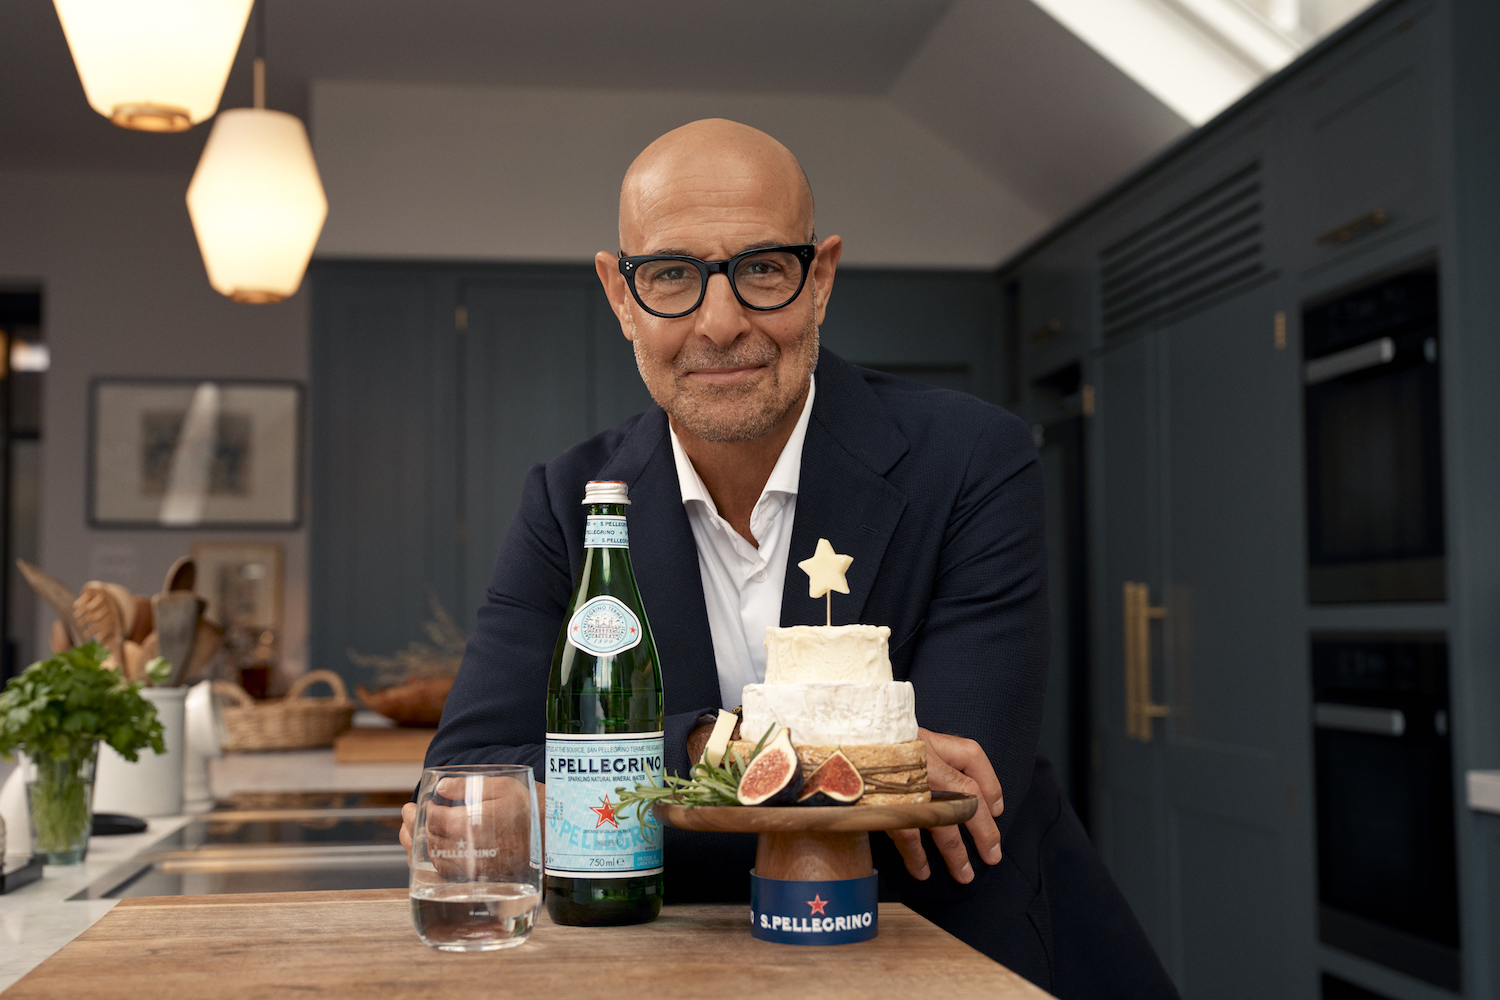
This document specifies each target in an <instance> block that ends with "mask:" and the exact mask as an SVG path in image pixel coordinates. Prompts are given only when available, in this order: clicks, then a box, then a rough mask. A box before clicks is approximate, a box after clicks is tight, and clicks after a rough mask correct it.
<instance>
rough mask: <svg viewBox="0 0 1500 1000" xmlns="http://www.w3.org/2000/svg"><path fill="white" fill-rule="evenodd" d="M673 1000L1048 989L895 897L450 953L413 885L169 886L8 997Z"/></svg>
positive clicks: (126, 908)
mask: <svg viewBox="0 0 1500 1000" xmlns="http://www.w3.org/2000/svg"><path fill="white" fill-rule="evenodd" d="M596 989H597V990H598V991H599V992H600V993H601V994H603V995H607V996H611V997H622V998H623V997H637V996H641V997H645V996H649V997H652V998H660V1000H675V998H679V997H683V998H686V997H705V998H707V997H712V998H714V1000H719V998H722V997H726V996H728V997H741V996H743V997H754V998H755V1000H776V998H782V997H785V998H788V1000H810V998H816V997H857V998H859V1000H878V998H885V997H889V998H893V1000H911V998H913V997H924V996H944V995H946V996H955V997H956V996H987V997H992V998H996V1000H1045V998H1046V997H1048V996H1049V994H1047V993H1045V992H1043V991H1042V990H1040V989H1038V988H1037V987H1036V986H1033V985H1032V984H1031V983H1029V982H1027V981H1026V980H1024V979H1022V978H1021V977H1019V976H1017V975H1015V974H1014V973H1012V972H1011V971H1010V970H1008V969H1006V968H1005V967H1004V966H1002V965H999V964H997V963H995V962H992V961H991V960H990V959H988V958H986V957H984V956H983V955H981V954H980V953H979V952H977V951H975V950H974V949H972V948H970V947H969V946H968V945H965V944H964V943H962V942H961V941H959V940H958V939H957V938H955V937H953V936H952V935H950V934H948V933H946V932H945V931H943V930H941V929H939V928H938V927H937V925H935V924H933V923H930V922H929V921H927V920H925V919H923V918H922V917H920V916H918V915H917V914H915V913H913V912H912V911H911V910H909V909H907V908H906V907H905V906H902V905H900V904H899V903H882V904H880V935H879V936H878V937H877V938H875V940H873V941H866V942H861V943H859V944H846V945H833V946H821V947H819V946H804V945H779V944H771V943H769V942H766V941H757V940H755V939H754V938H752V937H751V936H750V928H749V921H748V911H747V908H746V907H745V906H743V905H729V904H726V905H711V906H669V907H667V908H666V909H665V910H664V911H663V912H662V915H661V918H660V919H659V920H657V921H656V922H655V923H650V924H641V925H638V926H635V927H617V928H595V927H559V926H556V925H554V924H552V923H551V922H550V921H549V920H548V919H547V917H546V913H545V911H544V912H543V915H542V920H541V922H540V924H539V925H538V927H537V930H536V932H535V933H534V934H533V935H532V937H531V940H529V941H528V942H527V943H526V944H524V945H522V946H521V947H519V948H514V949H511V950H508V951H500V952H488V953H481V954H467V955H455V954H445V953H443V952H439V951H436V950H434V949H431V948H428V947H427V946H426V945H424V944H422V943H421V942H420V941H419V940H418V939H417V936H416V933H415V931H413V930H412V925H411V911H410V909H409V905H408V903H407V894H406V890H404V889H367V890H355V891H349V892H287V893H266V894H261V895H225V896H162V897H143V898H136V899H126V900H122V901H121V902H120V904H119V905H118V906H116V907H115V908H114V909H113V910H111V911H110V912H109V914H108V915H106V916H105V917H104V918H103V919H101V920H100V921H99V922H98V923H96V924H95V925H94V926H93V927H91V928H89V929H88V930H87V931H85V932H84V933H83V934H82V935H80V936H79V937H78V938H77V939H76V940H74V941H73V942H72V943H70V944H68V945H67V946H65V947H64V948H63V949H62V950H61V951H59V952H58V953H57V954H55V955H53V956H52V957H51V958H49V959H47V960H46V961H45V962H43V963H42V964H41V965H40V966H38V967H37V968H35V969H33V970H32V971H31V972H30V973H29V974H27V975H26V976H25V977H24V978H23V979H21V980H20V981H19V982H17V983H16V984H15V985H14V986H12V987H11V988H10V989H9V990H8V991H6V993H5V997H6V1000H24V998H28V997H39V998H40V997H46V998H58V1000H63V998H66V1000H73V998H76V997H83V996H100V997H103V996H120V997H134V996H143V997H151V998H152V1000H186V998H192V1000H198V998H200V997H207V996H227V997H277V998H280V997H284V996H288V995H303V994H306V993H316V994H318V995H319V996H324V997H351V998H353V997H359V998H361V1000H365V998H375V1000H386V998H396V997H434V998H436V997H443V998H451V997H455V996H483V995H487V994H490V993H494V992H496V991H500V992H503V993H504V995H505V996H506V997H507V998H508V1000H525V998H530V997H535V998H538V1000H542V998H545V1000H556V998H557V997H559V996H564V995H575V994H582V993H592V992H593V991H594V990H596Z"/></svg>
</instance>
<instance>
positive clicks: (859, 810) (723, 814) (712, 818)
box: [652, 792, 979, 881]
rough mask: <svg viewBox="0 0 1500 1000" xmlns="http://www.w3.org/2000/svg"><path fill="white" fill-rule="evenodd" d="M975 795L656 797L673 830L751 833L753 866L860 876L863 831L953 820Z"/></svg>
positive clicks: (779, 875) (797, 875)
mask: <svg viewBox="0 0 1500 1000" xmlns="http://www.w3.org/2000/svg"><path fill="white" fill-rule="evenodd" d="M978 804H979V800H978V799H977V798H976V797H975V796H973V795H961V794H959V793H958V792H933V793H932V801H931V802H914V803H902V804H898V805H888V806H781V807H778V806H679V805H672V804H671V803H667V802H657V803H656V804H655V805H654V806H652V808H653V810H654V811H655V812H656V817H657V819H659V820H661V821H662V822H663V823H666V824H668V825H669V826H675V827H676V828H677V829H679V830H702V831H706V832H709V833H758V834H760V841H759V843H758V844H757V845H756V848H755V873H756V874H757V875H759V876H761V877H763V878H770V879H786V880H792V881H816V880H821V879H830V880H835V879H853V878H864V877H866V876H868V875H871V874H873V873H874V871H875V868H874V865H873V864H872V863H871V861H870V833H871V832H872V831H876V830H908V829H912V828H921V827H933V826H953V825H955V824H958V823H963V822H965V821H967V820H968V819H969V817H971V816H973V815H974V810H975V808H977V806H978Z"/></svg>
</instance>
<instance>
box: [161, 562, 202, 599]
mask: <svg viewBox="0 0 1500 1000" xmlns="http://www.w3.org/2000/svg"><path fill="white" fill-rule="evenodd" d="M197 585H198V564H197V563H195V562H193V557H192V556H179V557H178V559H177V561H176V562H174V563H173V564H172V565H171V567H170V568H169V569H168V570H167V578H166V580H164V581H163V582H162V585H161V592H162V593H163V594H170V593H173V592H174V591H178V590H186V591H189V592H191V591H192V589H193V588H194V587H196V586H197Z"/></svg>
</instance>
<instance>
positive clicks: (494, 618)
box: [427, 465, 709, 782]
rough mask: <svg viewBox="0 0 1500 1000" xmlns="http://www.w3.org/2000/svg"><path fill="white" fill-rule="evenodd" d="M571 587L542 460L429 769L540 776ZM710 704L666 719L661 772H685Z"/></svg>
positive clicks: (513, 526)
mask: <svg viewBox="0 0 1500 1000" xmlns="http://www.w3.org/2000/svg"><path fill="white" fill-rule="evenodd" d="M565 492H568V493H569V495H570V496H571V495H574V494H577V495H581V494H582V489H581V486H580V487H579V488H578V489H575V490H572V491H565ZM575 502H576V500H575ZM572 589H573V573H572V569H571V567H570V564H569V561H568V538H567V533H566V531H565V530H564V528H563V525H562V524H561V523H560V522H559V520H558V518H557V516H556V514H555V512H554V511H553V508H552V504H551V502H550V495H549V484H548V481H547V467H546V466H542V465H536V466H533V467H532V469H531V471H530V472H528V473H527V475H526V480H525V483H524V485H523V487H522V490H521V503H520V506H519V507H518V509H517V511H516V515H515V517H514V518H512V520H511V523H510V527H509V528H508V529H507V530H506V533H505V539H504V541H502V542H501V544H500V553H499V555H498V557H497V558H496V559H495V571H494V574H493V576H492V577H491V579H490V585H489V589H488V590H487V591H486V592H485V602H484V604H483V605H482V606H481V607H480V608H479V614H478V619H477V621H476V624H475V627H474V633H473V635H471V636H470V637H469V642H468V645H467V647H466V648H465V650H464V658H463V663H462V665H461V666H460V667H459V669H458V676H457V677H455V678H454V681H453V690H452V691H451V692H450V693H449V695H448V701H447V704H446V705H445V706H444V708H443V718H442V722H441V723H440V724H439V727H438V731H437V735H436V736H434V737H433V740H432V744H431V745H430V746H429V747H428V748H427V766H429V767H433V766H437V765H440V764H528V765H530V766H531V768H532V769H533V772H534V773H535V775H536V780H537V781H541V782H545V781H546V775H545V770H544V769H545V767H546V739H547V710H546V700H547V678H548V675H549V673H550V672H551V668H552V652H553V648H554V647H555V646H556V644H557V636H558V633H559V632H560V631H561V630H562V625H563V616H564V615H565V614H566V613H567V609H568V600H569V598H570V597H571V596H572ZM708 710H709V707H708V706H705V707H703V708H700V709H697V710H694V711H691V712H683V713H677V714H674V715H669V716H667V717H666V720H665V724H664V729H665V731H666V770H667V772H668V773H686V772H687V770H688V767H689V765H688V760H687V737H688V734H689V733H690V732H691V730H692V728H693V725H694V723H695V722H696V721H697V720H698V717H699V715H700V714H702V713H703V712H705V711H708Z"/></svg>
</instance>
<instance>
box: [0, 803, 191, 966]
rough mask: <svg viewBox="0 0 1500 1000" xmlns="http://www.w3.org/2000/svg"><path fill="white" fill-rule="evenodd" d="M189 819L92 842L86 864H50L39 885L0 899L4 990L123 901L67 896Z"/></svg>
mask: <svg viewBox="0 0 1500 1000" xmlns="http://www.w3.org/2000/svg"><path fill="white" fill-rule="evenodd" d="M189 818H190V817H187V816H171V817H166V818H163V819H153V820H150V821H148V824H147V827H146V832H145V833H136V834H129V835H126V836H120V837H92V838H90V839H89V854H88V858H87V860H85V861H84V863H83V864H81V865H48V866H47V867H46V869H44V873H43V875H42V877H41V878H40V879H38V880H37V881H35V882H33V883H31V884H30V885H26V886H22V887H21V888H19V889H17V890H15V891H13V892H8V893H6V894H5V895H3V896H0V990H3V989H5V988H7V987H9V986H10V984H11V983H14V982H15V981H16V980H17V979H20V978H21V977H22V976H24V975H25V974H26V973H27V972H30V971H31V969H32V968H34V967H35V966H37V965H38V964H40V963H41V962H42V960H43V959H45V958H47V957H48V956H49V955H51V954H52V953H53V952H55V951H57V949H59V948H61V947H62V946H63V945H65V944H67V943H68V942H69V941H71V940H73V939H74V938H75V937H77V936H78V935H80V934H82V933H83V932H84V931H85V930H87V929H88V927H89V925H90V924H92V923H93V922H94V921H96V920H98V919H99V918H100V917H102V916H104V915H105V914H106V913H108V912H109V911H110V909H111V908H112V907H113V906H114V905H115V903H117V902H119V900H115V899H89V900H78V901H76V902H70V901H69V900H68V897H69V896H71V895H73V894H74V893H76V892H78V891H79V890H80V889H83V888H84V887H85V886H87V885H88V884H89V883H90V882H92V881H93V880H94V879H96V878H100V877H102V876H103V875H105V874H106V873H108V872H109V871H110V869H112V868H114V867H115V866H116V865H119V864H123V863H124V862H126V861H129V860H130V859H131V858H132V857H134V856H135V855H137V854H139V853H140V852H141V851H143V850H145V849H146V848H148V847H150V846H151V845H152V844H155V843H156V842H157V841H158V840H161V839H162V838H163V837H165V836H167V835H168V834H170V833H172V832H173V831H175V830H177V829H178V828H179V827H181V826H182V825H183V824H184V823H186V822H187V821H188V819H189Z"/></svg>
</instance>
